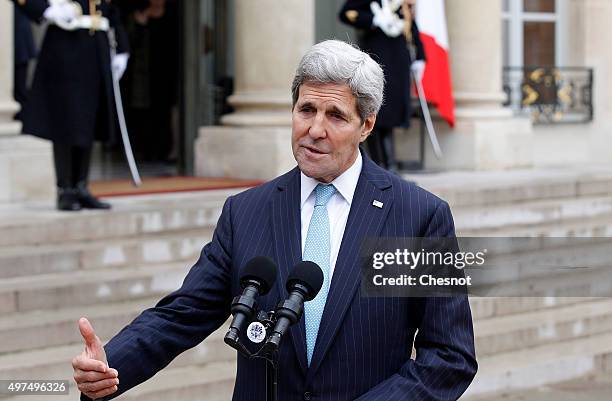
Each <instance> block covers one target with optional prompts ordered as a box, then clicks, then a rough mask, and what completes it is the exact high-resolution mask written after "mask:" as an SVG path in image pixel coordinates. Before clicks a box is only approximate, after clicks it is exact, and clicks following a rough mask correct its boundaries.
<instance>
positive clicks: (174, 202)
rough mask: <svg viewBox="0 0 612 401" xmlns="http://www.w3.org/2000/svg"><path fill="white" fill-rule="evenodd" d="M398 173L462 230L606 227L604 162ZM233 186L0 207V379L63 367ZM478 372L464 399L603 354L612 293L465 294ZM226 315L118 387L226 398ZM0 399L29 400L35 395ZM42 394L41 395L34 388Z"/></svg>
mask: <svg viewBox="0 0 612 401" xmlns="http://www.w3.org/2000/svg"><path fill="white" fill-rule="evenodd" d="M408 178H409V179H412V180H414V181H417V182H418V183H419V184H420V185H421V186H423V187H425V188H427V189H429V190H431V191H433V192H434V193H437V194H439V195H440V196H441V197H443V198H444V199H446V200H448V201H449V203H450V205H451V207H452V210H453V214H454V217H455V223H456V226H457V233H458V235H460V236H478V237H487V236H501V237H511V236H563V237H565V236H612V235H611V234H612V169H606V168H584V169H572V170H570V169H556V170H537V171H512V172H501V173H486V172H482V173H480V172H479V173H441V174H435V175H413V176H409V177H408ZM235 192H238V190H231V191H207V192H194V193H181V194H166V195H155V196H138V197H132V198H116V199H114V200H113V204H114V208H113V211H112V212H98V211H86V212H80V213H75V214H70V213H59V212H55V211H53V210H52V208H51V206H50V205H27V206H20V207H17V206H15V207H12V208H9V207H3V208H0V378H1V379H25V378H28V379H65V380H70V384H71V386H72V387H71V390H70V391H71V395H70V396H67V397H66V398H65V399H76V397H77V391H76V389H75V388H74V385H73V383H72V367H71V366H70V360H71V358H72V357H73V356H75V355H77V354H78V353H80V352H81V350H82V346H83V345H82V341H81V339H80V335H79V332H78V328H77V320H78V318H79V317H81V316H87V317H88V318H89V319H90V321H91V322H92V324H93V325H94V327H95V329H96V332H97V333H98V335H99V336H100V337H101V338H102V340H103V342H105V341H107V340H108V339H110V338H111V337H112V336H113V335H114V334H115V333H116V332H117V331H119V329H120V328H122V327H123V326H124V325H125V324H127V323H128V322H130V321H131V320H132V319H133V318H134V317H135V316H137V315H138V314H139V313H140V312H141V311H142V310H143V309H145V308H147V307H150V306H153V305H154V304H155V303H156V302H157V300H159V299H160V298H161V297H162V296H163V295H164V294H166V293H168V292H170V291H172V290H174V289H176V288H177V287H178V286H180V284H181V282H182V279H183V277H184V276H185V274H186V272H187V271H188V269H189V268H190V267H191V265H192V264H193V263H194V262H195V260H196V259H197V258H198V256H199V252H200V250H201V248H202V245H203V244H205V243H206V242H208V241H209V240H210V238H211V236H212V231H213V229H214V225H215V223H216V221H217V219H218V217H219V215H220V212H221V207H222V205H223V202H224V200H225V198H226V197H227V196H229V195H230V194H232V193H235ZM471 304H472V310H473V314H474V325H475V330H476V344H477V353H478V360H479V365H480V369H479V373H478V375H477V377H476V379H475V382H474V383H473V384H472V386H471V387H470V389H469V390H468V394H467V395H466V396H465V397H464V399H468V400H469V399H472V398H474V397H482V396H485V397H486V395H487V394H491V393H499V392H501V391H504V390H507V389H512V388H530V387H534V386H538V385H541V384H546V383H552V382H558V381H563V380H567V379H572V378H576V377H580V376H582V375H584V374H587V373H589V372H592V371H594V370H603V369H608V370H609V369H611V367H612V299H608V298H580V297H565V298H558V297H557V298H551V297H548V298H546V297H539V298H535V297H533V298H524V297H523V298H518V297H516V298H482V297H473V298H472V299H471ZM224 333H225V330H224V328H221V329H220V330H218V331H217V332H216V333H214V334H213V335H212V336H211V337H210V338H208V339H207V340H206V341H204V342H203V343H202V344H200V345H199V346H198V347H196V348H194V349H193V350H190V351H187V352H185V353H184V354H182V355H180V356H179V357H178V358H177V359H176V360H175V361H174V362H172V364H171V365H170V366H169V367H168V368H166V369H164V370H162V371H161V372H160V373H158V374H157V375H156V376H155V378H154V379H153V380H149V381H148V382H146V383H143V384H141V385H140V386H138V387H136V388H134V389H132V390H131V391H129V392H128V393H126V394H124V395H123V396H122V397H120V399H124V400H138V401H144V400H147V401H151V400H153V401H156V400H160V401H161V400H183V399H191V400H196V401H197V400H228V399H230V398H231V392H232V387H233V380H234V375H235V352H234V351H232V350H231V349H230V348H229V347H227V346H226V345H225V344H224V343H223V338H222V337H223V335H224ZM2 397H3V396H1V395H0V400H1V401H8V400H14V401H21V400H26V399H28V400H30V399H32V400H36V399H37V397H35V396H28V397H25V398H24V396H19V397H14V396H13V397H8V396H4V398H2ZM38 398H40V399H41V400H43V401H44V400H47V397H46V396H44V397H38Z"/></svg>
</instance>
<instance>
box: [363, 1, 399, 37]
mask: <svg viewBox="0 0 612 401" xmlns="http://www.w3.org/2000/svg"><path fill="white" fill-rule="evenodd" d="M381 4H382V7H381ZM381 4H378V3H377V2H376V1H373V2H371V3H370V10H372V14H374V19H373V20H372V25H374V26H377V27H379V28H380V29H381V30H382V31H383V32H384V33H385V35H387V36H388V37H390V38H396V37H398V36H399V35H401V34H402V32H403V31H404V20H403V19H401V18H400V16H399V15H398V14H397V13H396V11H397V10H398V8H399V7H400V6H401V4H402V0H381Z"/></svg>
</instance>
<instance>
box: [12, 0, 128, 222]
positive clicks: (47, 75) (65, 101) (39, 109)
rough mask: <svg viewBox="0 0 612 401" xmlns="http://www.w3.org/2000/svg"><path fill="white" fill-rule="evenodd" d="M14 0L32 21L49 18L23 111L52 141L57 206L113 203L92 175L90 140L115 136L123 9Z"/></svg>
mask: <svg viewBox="0 0 612 401" xmlns="http://www.w3.org/2000/svg"><path fill="white" fill-rule="evenodd" d="M13 2H14V3H15V5H16V6H17V7H19V8H21V10H22V11H24V12H25V13H26V15H27V16H28V17H29V18H30V19H32V20H33V21H35V22H37V23H40V22H43V21H47V22H48V23H49V26H48V29H47V32H46V34H45V37H44V40H43V44H42V47H41V49H40V53H39V58H38V63H37V67H36V71H35V73H34V80H33V83H32V88H31V90H30V92H29V95H28V100H27V102H26V104H25V106H24V109H23V112H22V119H23V132H24V133H26V134H31V135H35V136H38V137H40V138H45V139H49V140H51V141H52V142H53V157H54V163H55V173H56V178H57V188H58V198H57V207H58V209H60V210H69V211H76V210H80V209H81V208H89V209H109V208H110V205H109V204H108V203H105V202H101V201H100V200H98V199H96V198H95V197H94V196H93V195H92V194H91V193H90V192H89V190H88V189H87V183H88V175H89V164H90V159H91V152H92V146H93V142H94V141H95V140H99V141H109V142H113V141H115V140H116V135H115V131H116V130H115V127H116V124H117V123H116V121H117V120H116V111H115V110H116V109H115V103H114V96H113V81H112V80H113V74H114V75H115V78H116V79H117V78H118V77H120V76H121V75H122V74H123V72H124V71H125V68H126V66H127V61H128V53H127V51H128V50H127V48H128V44H127V38H126V35H125V33H124V31H123V29H122V28H121V26H120V22H119V12H118V11H117V9H116V7H115V6H114V5H113V4H112V2H111V0H74V1H70V0H13ZM109 34H110V35H109ZM113 37H114V38H116V40H114V39H113ZM111 46H116V52H115V53H116V55H115V56H113V57H112V59H111ZM111 68H112V69H113V72H111Z"/></svg>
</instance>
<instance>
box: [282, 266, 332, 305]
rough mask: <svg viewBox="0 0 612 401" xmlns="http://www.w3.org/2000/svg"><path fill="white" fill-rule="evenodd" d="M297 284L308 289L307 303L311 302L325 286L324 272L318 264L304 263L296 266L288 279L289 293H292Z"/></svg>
mask: <svg viewBox="0 0 612 401" xmlns="http://www.w3.org/2000/svg"><path fill="white" fill-rule="evenodd" d="M295 284H301V285H303V286H305V287H307V288H308V290H309V291H308V294H306V296H305V297H304V300H305V301H311V300H313V299H314V297H316V296H317V294H318V293H319V290H320V289H321V286H322V285H323V271H322V270H321V268H320V267H319V265H318V264H316V263H314V262H310V261H303V262H300V263H298V264H297V265H295V267H294V268H293V270H292V271H291V274H289V278H287V291H288V292H291V291H292V290H293V286H294V285H295Z"/></svg>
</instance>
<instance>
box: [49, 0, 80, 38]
mask: <svg viewBox="0 0 612 401" xmlns="http://www.w3.org/2000/svg"><path fill="white" fill-rule="evenodd" d="M79 11H80V10H79V8H78V7H76V6H75V4H73V3H72V2H51V4H50V5H49V7H47V9H46V10H45V11H44V12H43V17H44V18H45V19H46V20H47V21H49V22H50V23H52V24H54V25H57V26H59V27H60V28H62V29H65V30H67V31H73V30H75V29H76V26H75V24H74V22H75V19H76V18H77V17H78V16H79V14H80V13H79Z"/></svg>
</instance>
